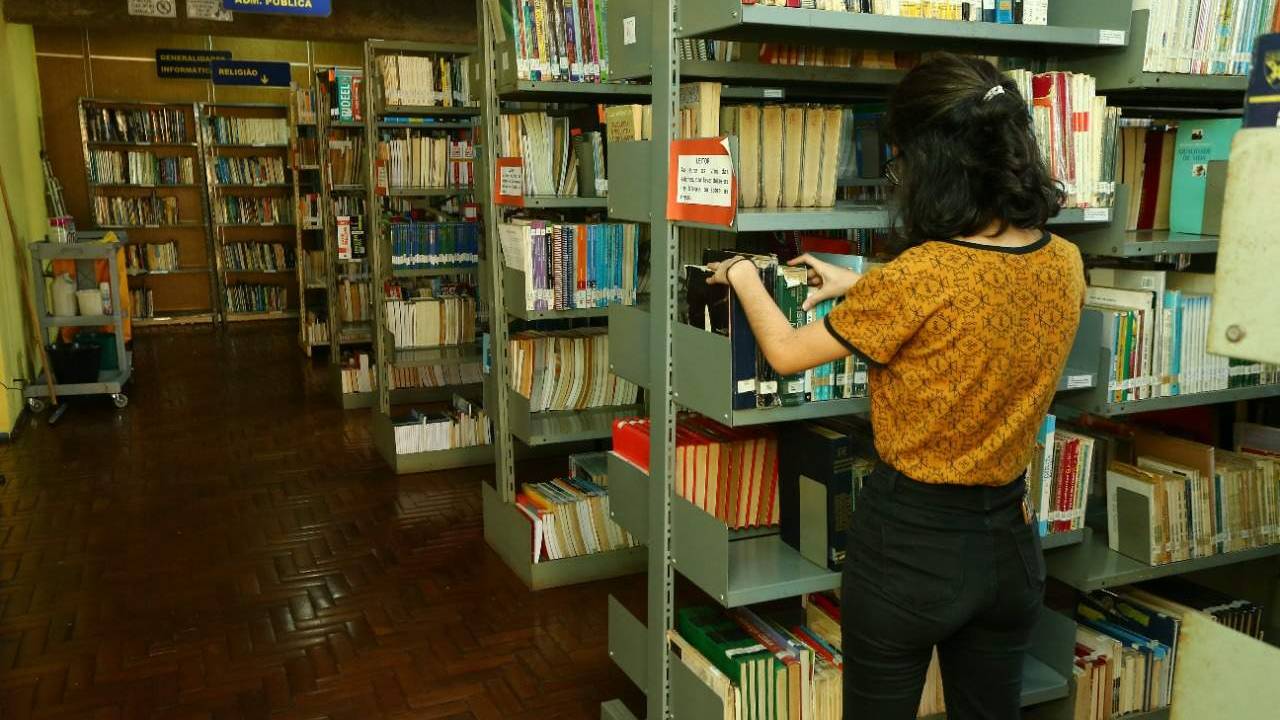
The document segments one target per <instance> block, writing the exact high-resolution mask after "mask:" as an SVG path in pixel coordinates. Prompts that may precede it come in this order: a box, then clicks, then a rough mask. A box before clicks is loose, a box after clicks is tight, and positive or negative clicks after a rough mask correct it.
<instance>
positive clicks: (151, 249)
mask: <svg viewBox="0 0 1280 720" xmlns="http://www.w3.org/2000/svg"><path fill="white" fill-rule="evenodd" d="M124 265H125V268H126V269H127V270H128V272H130V273H139V274H140V273H145V272H167V271H170V270H177V269H178V265H179V263H178V243H177V242H175V241H173V240H169V241H167V242H156V243H146V244H141V245H139V244H130V245H125V246H124Z"/></svg>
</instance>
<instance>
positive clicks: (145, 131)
mask: <svg viewBox="0 0 1280 720" xmlns="http://www.w3.org/2000/svg"><path fill="white" fill-rule="evenodd" d="M85 122H86V124H87V126H88V130H89V141H90V142H100V143H121V144H123V143H140V144H146V143H156V144H175V143H188V142H191V140H192V139H191V137H190V135H188V134H187V116H186V113H184V112H183V111H181V110H178V109H176V108H108V107H94V106H86V107H85Z"/></svg>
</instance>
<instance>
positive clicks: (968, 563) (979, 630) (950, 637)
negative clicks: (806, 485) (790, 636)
mask: <svg viewBox="0 0 1280 720" xmlns="http://www.w3.org/2000/svg"><path fill="white" fill-rule="evenodd" d="M1024 488H1025V484H1024V482H1023V480H1021V479H1019V480H1017V481H1015V482H1013V483H1011V484H1009V485H1006V486H1003V487H962V486H955V485H928V484H925V483H920V482H916V481H915V480H912V479H910V478H908V477H906V476H905V475H903V474H901V473H899V472H897V471H895V470H894V469H893V468H891V467H888V466H887V465H885V464H883V463H881V464H880V465H878V466H877V467H876V469H875V471H874V472H873V473H872V474H871V475H870V476H869V477H868V478H867V479H866V481H865V482H864V483H863V489H862V492H861V493H860V494H859V495H858V499H857V505H856V509H855V511H854V516H853V528H852V529H851V530H850V534H849V548H848V555H847V558H846V561H845V569H844V578H843V589H842V591H841V607H842V612H841V618H842V625H843V626H842V628H841V630H842V632H843V634H844V647H843V650H844V662H845V667H844V716H845V718H846V719H847V720H912V719H913V718H915V717H916V710H917V709H918V707H919V704H920V693H921V691H922V690H923V688H924V681H925V673H926V671H927V670H928V667H929V662H930V659H931V658H932V654H933V648H934V646H937V648H938V658H939V662H940V664H941V669H942V684H943V689H944V690H943V691H944V693H945V695H946V702H947V717H948V719H949V720H979V719H981V720H1016V719H1017V718H1018V717H1020V710H1019V705H1020V702H1019V699H1020V695H1021V692H1022V661H1023V655H1024V653H1025V652H1026V651H1027V648H1028V647H1029V646H1030V637H1031V631H1032V628H1033V627H1034V626H1035V623H1036V620H1037V618H1038V616H1039V612H1040V607H1041V604H1042V602H1043V597H1044V581H1045V569H1044V557H1043V555H1042V554H1041V548H1040V538H1039V535H1038V534H1037V533H1036V532H1035V529H1034V527H1033V526H1032V525H1028V524H1027V523H1026V522H1025V521H1024V518H1023V512H1022V498H1023V493H1024Z"/></svg>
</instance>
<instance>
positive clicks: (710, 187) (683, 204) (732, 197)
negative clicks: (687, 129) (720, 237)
mask: <svg viewBox="0 0 1280 720" xmlns="http://www.w3.org/2000/svg"><path fill="white" fill-rule="evenodd" d="M669 152H670V161H671V169H672V172H671V175H670V177H669V178H668V179H667V217H668V218H670V219H672V220H685V221H690V222H699V223H704V224H707V225H720V226H724V227H732V226H733V221H734V218H736V217H737V212H738V181H737V178H736V177H735V175H734V167H733V157H732V156H731V155H730V154H729V139H728V138H727V137H723V136H721V137H718V138H697V139H693V140H675V141H672V143H671V147H670V151H669Z"/></svg>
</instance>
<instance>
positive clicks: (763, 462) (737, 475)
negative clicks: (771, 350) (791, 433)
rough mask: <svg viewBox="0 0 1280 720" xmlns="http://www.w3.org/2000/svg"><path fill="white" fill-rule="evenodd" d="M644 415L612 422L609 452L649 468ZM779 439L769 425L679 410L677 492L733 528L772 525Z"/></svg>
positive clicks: (777, 511)
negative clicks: (737, 423) (732, 424)
mask: <svg viewBox="0 0 1280 720" xmlns="http://www.w3.org/2000/svg"><path fill="white" fill-rule="evenodd" d="M649 444H650V425H649V420H648V418H626V419H619V420H615V421H614V423H613V451H614V452H615V453H617V454H618V456H619V457H621V458H622V459H623V460H626V461H627V462H629V463H631V464H632V465H635V466H636V467H638V468H641V469H642V470H644V471H645V472H646V473H647V472H648V471H649ZM778 453H779V445H778V438H777V436H776V435H774V433H773V431H771V430H769V429H768V428H728V427H725V426H723V425H721V424H719V423H717V422H715V421H713V420H710V419H708V418H705V417H702V416H701V415H695V414H692V413H682V414H681V415H680V417H679V418H677V420H676V479H675V482H674V485H675V489H676V493H677V494H679V496H680V497H682V498H684V499H685V500H688V501H689V502H690V503H693V504H694V505H695V506H697V507H698V508H701V509H702V510H703V511H705V512H706V513H707V514H709V515H712V516H714V517H715V518H717V519H718V520H720V521H721V522H723V523H724V524H725V525H726V526H728V527H729V528H731V529H735V530H737V529H741V528H749V527H770V526H776V525H777V524H778V522H779V518H780V514H781V512H782V509H781V506H780V504H779V503H778V478H779V466H778Z"/></svg>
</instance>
